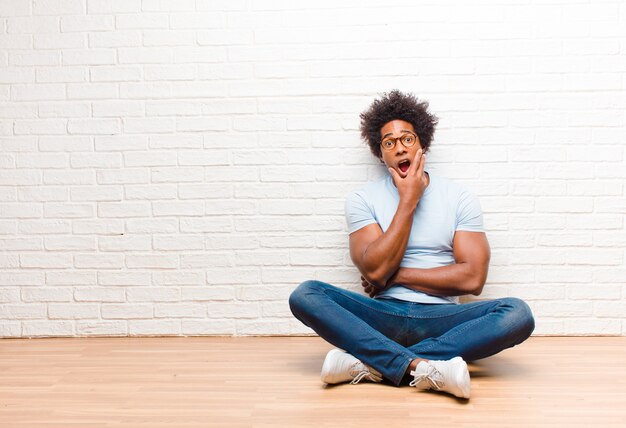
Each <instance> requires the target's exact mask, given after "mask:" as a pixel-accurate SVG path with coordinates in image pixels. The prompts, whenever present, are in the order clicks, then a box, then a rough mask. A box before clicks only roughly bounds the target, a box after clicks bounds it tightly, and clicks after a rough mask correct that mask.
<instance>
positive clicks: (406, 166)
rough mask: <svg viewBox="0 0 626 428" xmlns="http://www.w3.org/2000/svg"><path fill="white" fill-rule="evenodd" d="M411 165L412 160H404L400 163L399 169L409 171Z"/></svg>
mask: <svg viewBox="0 0 626 428" xmlns="http://www.w3.org/2000/svg"><path fill="white" fill-rule="evenodd" d="M409 166H411V162H409V161H408V160H403V161H400V163H398V169H400V171H402V172H407V171H408V170H409Z"/></svg>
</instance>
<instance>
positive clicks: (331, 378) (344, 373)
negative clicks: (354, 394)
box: [321, 349, 383, 384]
mask: <svg viewBox="0 0 626 428" xmlns="http://www.w3.org/2000/svg"><path fill="white" fill-rule="evenodd" d="M321 377H322V382H324V383H329V384H334V383H343V382H348V381H351V382H350V383H351V384H357V383H359V382H360V381H361V380H363V379H367V380H370V381H372V382H380V381H382V380H383V376H382V375H381V374H380V373H379V372H377V371H376V370H374V369H373V368H371V367H368V366H366V365H365V364H363V363H362V362H361V361H360V360H359V359H357V358H356V357H354V356H352V355H350V354H348V353H347V352H343V351H341V350H339V349H332V350H331V351H330V352H328V354H326V359H325V360H324V365H323V366H322V375H321Z"/></svg>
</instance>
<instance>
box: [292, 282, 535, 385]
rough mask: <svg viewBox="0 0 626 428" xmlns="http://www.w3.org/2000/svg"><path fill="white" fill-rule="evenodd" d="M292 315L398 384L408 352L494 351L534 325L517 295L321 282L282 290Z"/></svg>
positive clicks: (442, 356) (444, 355)
mask: <svg viewBox="0 0 626 428" xmlns="http://www.w3.org/2000/svg"><path fill="white" fill-rule="evenodd" d="M289 306H290V308H291V312H292V313H293V314H294V316H295V317H296V318H297V319H299V320H300V321H301V322H302V323H304V324H305V325H306V326H308V327H310V328H311V329H313V330H314V331H315V332H316V333H317V334H319V335H320V336H321V337H322V338H323V339H325V340H326V341H328V342H330V343H331V344H333V345H335V346H336V347H338V348H341V349H343V350H345V351H347V352H349V353H350V354H352V355H354V356H355V357H356V358H358V359H359V360H361V361H362V362H364V363H365V364H367V365H368V366H370V367H373V368H374V369H376V370H378V371H379V372H380V373H381V374H382V375H383V377H385V378H386V379H388V380H390V381H391V382H393V383H394V384H395V385H400V384H401V383H402V381H403V379H404V380H406V378H405V373H406V370H407V368H408V366H409V364H410V363H411V361H412V360H414V359H415V358H424V359H427V360H449V359H451V358H454V357H456V356H461V357H462V358H463V359H464V360H466V361H473V360H478V359H481V358H485V357H488V356H490V355H494V354H497V353H498V352H500V351H502V350H504V349H506V348H511V347H513V346H515V345H518V344H520V343H522V342H523V341H524V340H526V339H527V338H528V337H529V336H530V334H531V333H532V332H533V330H534V328H535V320H534V318H533V315H532V312H531V310H530V308H529V307H528V305H527V304H526V303H525V302H524V301H522V300H520V299H517V298H514V297H507V298H502V299H495V300H486V301H478V302H472V303H465V304H460V305H457V304H424V303H412V302H405V301H401V300H396V299H372V298H370V297H367V296H365V295H361V294H358V293H354V292H352V291H348V290H344V289H341V288H338V287H335V286H332V285H330V284H326V283H324V282H320V281H306V282H303V283H302V284H300V285H299V286H298V288H296V289H295V290H294V291H293V293H291V296H289Z"/></svg>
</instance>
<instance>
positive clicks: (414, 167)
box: [409, 149, 423, 175]
mask: <svg viewBox="0 0 626 428" xmlns="http://www.w3.org/2000/svg"><path fill="white" fill-rule="evenodd" d="M422 154H423V150H422V149H419V150H418V151H417V152H416V153H415V159H413V162H411V166H410V168H409V173H412V174H413V175H417V173H418V171H419V168H420V167H421V165H422V158H423V156H422Z"/></svg>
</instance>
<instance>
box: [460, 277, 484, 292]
mask: <svg viewBox="0 0 626 428" xmlns="http://www.w3.org/2000/svg"><path fill="white" fill-rule="evenodd" d="M486 280H487V278H486V277H482V276H481V277H475V278H471V279H469V280H468V281H467V283H466V284H465V291H466V292H467V294H472V295H474V296H480V294H481V293H482V292H483V288H484V287H485V282H486Z"/></svg>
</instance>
